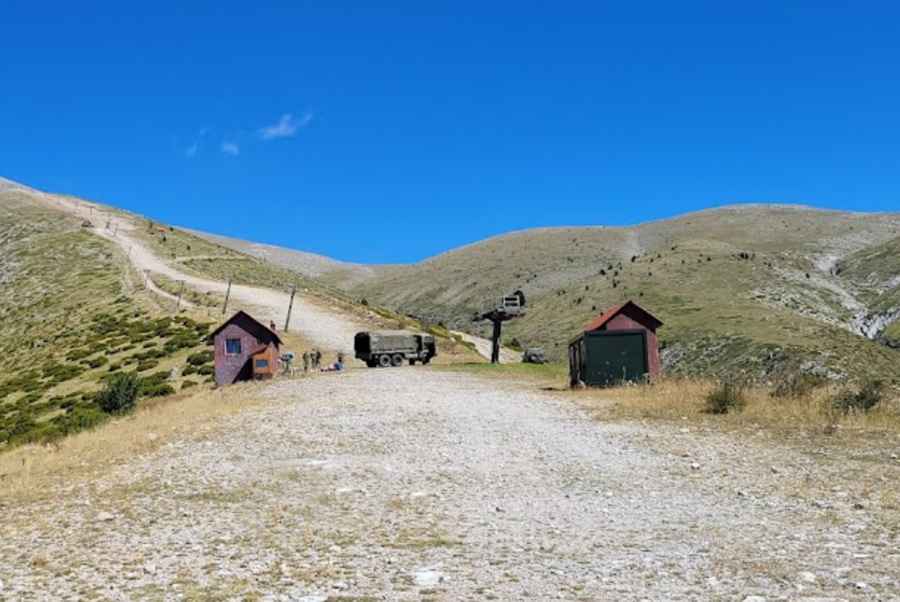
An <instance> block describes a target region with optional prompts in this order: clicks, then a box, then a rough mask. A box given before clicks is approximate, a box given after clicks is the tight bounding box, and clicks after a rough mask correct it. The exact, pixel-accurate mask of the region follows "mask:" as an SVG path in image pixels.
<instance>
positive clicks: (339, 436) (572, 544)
mask: <svg viewBox="0 0 900 602" xmlns="http://www.w3.org/2000/svg"><path fill="white" fill-rule="evenodd" d="M254 391H255V392H256V393H255V394H259V395H265V396H267V397H269V398H270V399H271V401H270V403H268V404H266V405H264V406H263V407H262V408H261V409H253V410H247V411H245V412H243V413H241V414H239V415H237V416H234V417H230V418H228V419H225V420H223V421H222V422H221V423H219V424H218V425H217V426H216V428H215V429H212V430H209V431H208V432H205V433H201V434H198V435H197V436H196V437H194V438H192V439H185V440H175V441H172V442H170V443H168V444H167V445H165V446H164V447H162V448H161V449H160V450H159V451H157V452H155V453H153V454H151V455H149V456H147V457H142V458H136V459H134V460H132V461H129V462H127V463H125V464H124V465H122V466H120V467H118V468H117V469H115V471H114V472H112V473H111V474H109V475H108V476H106V477H104V478H103V479H102V480H100V481H96V482H83V483H77V484H72V485H71V486H69V487H67V488H65V490H64V491H60V492H59V494H58V495H56V496H54V497H53V501H52V502H47V503H32V504H27V505H19V506H16V507H7V508H3V509H2V513H3V516H4V519H3V521H2V522H0V583H2V587H3V589H2V590H0V598H4V599H9V600H50V599H77V598H87V597H97V598H100V599H111V600H135V599H147V598H149V599H167V600H169V599H171V600H176V599H182V598H187V599H245V598H247V597H249V598H251V599H255V598H254V596H259V597H260V598H262V599H266V600H326V599H327V600H363V599H365V600H370V599H372V600H420V599H436V600H484V599H500V600H549V599H565V600H709V599H721V600H744V599H748V598H749V599H751V600H752V599H754V598H752V597H751V596H762V598H757V599H767V600H795V599H807V598H808V599H819V600H821V599H823V598H827V599H854V600H855V599H859V600H877V599H882V600H890V599H896V595H897V592H898V591H900V589H898V587H900V584H898V575H900V571H897V569H898V567H900V552H898V548H897V537H898V535H897V532H896V529H894V531H893V532H892V531H891V530H890V529H887V528H885V527H884V525H883V524H882V523H880V522H879V521H878V520H876V516H875V514H874V513H873V512H871V511H870V509H868V508H867V506H866V504H868V502H866V504H864V505H862V507H861V508H860V507H858V506H859V504H856V503H855V501H854V500H855V499H856V498H855V497H854V494H853V492H850V494H849V495H846V493H847V492H843V493H844V494H842V493H841V492H840V491H837V492H836V491H835V490H834V489H831V490H829V493H828V494H827V495H828V499H827V500H824V501H821V502H816V503H811V502H810V501H809V499H808V497H806V496H804V495H797V494H796V492H795V490H794V484H795V483H802V482H805V481H807V480H808V478H809V475H808V474H805V471H807V470H808V469H800V468H798V467H797V465H798V464H799V463H802V461H803V459H802V458H799V457H797V458H790V462H788V459H787V458H788V457H789V456H788V455H787V452H786V451H785V450H784V449H781V448H779V447H777V446H775V447H772V446H768V445H759V444H755V443H753V442H752V441H738V440H736V439H735V438H734V437H733V436H727V435H720V434H703V435H700V434H698V433H695V432H693V431H692V430H691V429H689V428H683V429H677V428H668V427H663V428H660V427H654V428H652V429H651V428H648V427H643V426H639V425H622V424H610V423H601V422H596V421H593V420H591V419H590V418H589V417H588V416H587V415H586V414H585V413H584V412H583V411H582V410H579V409H577V408H575V407H574V406H573V405H572V403H571V401H567V400H565V399H563V398H561V397H559V396H558V395H557V394H552V393H545V392H542V391H539V390H531V389H526V388H524V387H522V386H519V387H513V386H512V385H508V384H503V383H501V382H499V381H495V380H482V379H478V378H475V377H472V376H469V375H466V374H457V373H448V372H441V371H437V370H432V369H427V368H401V369H388V370H365V369H361V370H353V371H350V372H348V373H344V374H328V375H319V376H316V377H313V378H308V379H303V380H297V381H282V382H276V383H273V384H271V385H266V386H262V385H260V386H258V389H254ZM812 466H813V469H815V468H814V467H815V465H812ZM829 485H830V486H837V487H840V483H839V482H837V481H834V480H832V481H831V483H830V484H829ZM363 596H371V598H363ZM814 597H818V598H814Z"/></svg>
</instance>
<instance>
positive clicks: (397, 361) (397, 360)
mask: <svg viewBox="0 0 900 602" xmlns="http://www.w3.org/2000/svg"><path fill="white" fill-rule="evenodd" d="M391 364H392V365H393V366H394V367H395V368H399V367H400V366H402V365H403V356H402V355H400V354H399V353H395V354H394V355H393V356H391Z"/></svg>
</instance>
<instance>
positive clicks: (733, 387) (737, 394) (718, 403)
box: [706, 380, 747, 414]
mask: <svg viewBox="0 0 900 602" xmlns="http://www.w3.org/2000/svg"><path fill="white" fill-rule="evenodd" d="M745 405H747V399H746V396H745V395H744V387H743V386H742V385H740V384H738V383H736V382H734V381H732V380H721V381H719V383H718V384H717V385H716V387H715V388H714V389H713V390H712V391H710V392H709V394H707V396H706V411H707V412H708V413H710V414H728V413H729V412H740V411H741V410H742V409H744V406H745Z"/></svg>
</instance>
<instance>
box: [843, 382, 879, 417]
mask: <svg viewBox="0 0 900 602" xmlns="http://www.w3.org/2000/svg"><path fill="white" fill-rule="evenodd" d="M883 398H884V383H882V382H881V381H879V380H868V381H866V382H864V383H863V384H862V385H861V386H860V387H859V388H857V389H852V388H847V389H844V390H842V391H840V392H839V393H838V394H837V395H835V396H834V398H833V399H832V400H831V403H832V405H833V406H834V408H835V409H837V410H840V411H841V412H843V413H845V414H849V413H850V412H868V411H869V410H871V409H872V408H875V407H877V406H878V404H880V403H881V401H882V399H883Z"/></svg>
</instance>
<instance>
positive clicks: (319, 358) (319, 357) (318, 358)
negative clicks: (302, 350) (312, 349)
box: [314, 349, 322, 370]
mask: <svg viewBox="0 0 900 602" xmlns="http://www.w3.org/2000/svg"><path fill="white" fill-rule="evenodd" d="M314 364H315V366H316V370H318V369H319V366H321V365H322V352H321V351H319V350H318V349H316V359H315V362H314Z"/></svg>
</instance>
